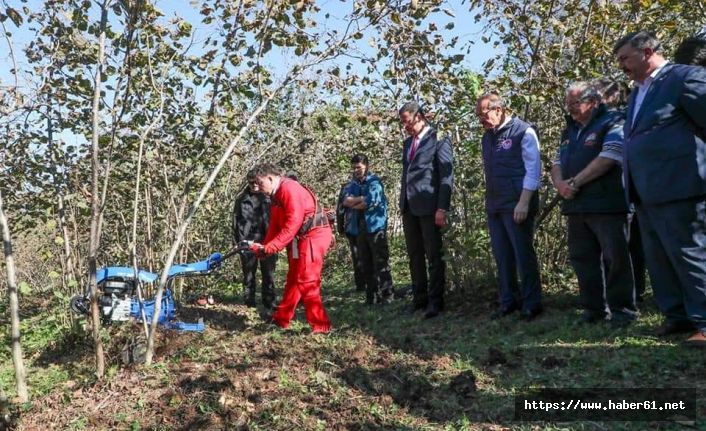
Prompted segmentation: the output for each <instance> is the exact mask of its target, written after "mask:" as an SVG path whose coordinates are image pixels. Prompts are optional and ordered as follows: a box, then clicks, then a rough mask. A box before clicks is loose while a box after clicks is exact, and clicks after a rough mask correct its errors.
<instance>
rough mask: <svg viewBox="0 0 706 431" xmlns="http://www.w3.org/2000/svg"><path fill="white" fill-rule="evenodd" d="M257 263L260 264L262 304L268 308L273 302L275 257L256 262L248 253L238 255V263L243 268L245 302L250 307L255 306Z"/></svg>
mask: <svg viewBox="0 0 706 431" xmlns="http://www.w3.org/2000/svg"><path fill="white" fill-rule="evenodd" d="M258 262H260V273H261V274H262V304H263V305H264V306H265V307H267V308H270V307H272V305H274V302H275V268H276V266H277V255H273V256H270V257H268V258H266V259H262V260H258V259H257V258H256V257H255V256H254V255H253V254H250V253H248V254H246V255H240V263H241V264H242V267H243V287H244V296H245V302H246V303H247V304H250V305H255V291H256V290H257V280H256V278H257V277H256V275H257V266H258Z"/></svg>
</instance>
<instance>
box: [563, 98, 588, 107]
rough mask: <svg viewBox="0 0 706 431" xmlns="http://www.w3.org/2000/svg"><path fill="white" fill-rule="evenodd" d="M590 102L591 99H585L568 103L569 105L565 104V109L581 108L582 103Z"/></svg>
mask: <svg viewBox="0 0 706 431" xmlns="http://www.w3.org/2000/svg"><path fill="white" fill-rule="evenodd" d="M588 100H589V99H585V98H582V99H576V100H574V101H573V102H567V103H565V104H564V107H565V108H566V109H571V108H575V107H577V106H579V105H580V104H582V103H586V102H588Z"/></svg>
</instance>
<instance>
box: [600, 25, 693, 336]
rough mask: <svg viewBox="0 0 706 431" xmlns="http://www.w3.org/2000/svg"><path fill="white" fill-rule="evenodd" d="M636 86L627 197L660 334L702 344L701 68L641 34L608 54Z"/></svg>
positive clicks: (629, 123)
mask: <svg viewBox="0 0 706 431" xmlns="http://www.w3.org/2000/svg"><path fill="white" fill-rule="evenodd" d="M613 52H614V53H615V55H616V57H617V60H618V63H619V65H620V68H621V69H622V70H623V71H624V72H625V73H626V74H627V75H628V77H630V78H631V79H633V80H634V81H635V84H636V87H635V88H634V89H633V91H632V94H631V95H630V100H629V104H628V110H627V118H626V121H625V128H624V132H625V144H624V145H625V146H624V155H623V160H624V162H623V170H624V180H625V185H626V187H625V188H626V191H627V194H628V197H629V199H630V200H631V201H633V202H635V203H636V204H637V211H638V217H639V219H640V223H641V227H643V229H642V240H643V244H644V247H645V258H646V263H647V269H648V271H649V274H650V279H651V281H652V289H653V291H654V294H655V299H656V301H657V304H658V305H659V308H660V310H661V311H662V313H663V314H664V315H665V317H666V322H665V324H664V325H663V326H662V327H661V328H660V330H659V331H658V333H659V334H661V335H667V334H674V333H680V332H694V333H693V335H692V336H691V337H690V338H689V339H688V340H687V343H688V344H690V345H696V346H706V143H705V142H704V128H705V127H706V69H704V68H701V67H693V66H684V65H679V64H670V63H669V62H667V61H666V60H665V58H664V56H663V55H662V51H661V46H660V43H659V40H657V38H656V37H655V36H654V35H653V34H652V33H649V32H645V31H640V32H636V33H631V34H628V35H627V36H625V37H623V38H622V39H620V40H619V41H618V42H617V43H616V45H615V48H614V51H613Z"/></svg>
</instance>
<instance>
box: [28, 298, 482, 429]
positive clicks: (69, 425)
mask: <svg viewBox="0 0 706 431" xmlns="http://www.w3.org/2000/svg"><path fill="white" fill-rule="evenodd" d="M180 317H181V318H182V319H183V320H184V321H195V320H196V319H197V318H199V317H202V318H204V321H205V322H206V325H207V329H206V331H205V333H203V334H197V333H183V334H177V333H175V332H173V331H161V332H160V336H159V339H158V340H157V349H156V360H155V361H154V363H153V365H151V366H144V365H139V364H128V365H125V364H123V361H124V360H125V357H124V355H123V356H121V355H120V354H119V351H120V349H121V348H122V347H124V346H125V345H126V344H129V343H130V342H131V343H133V344H136V343H139V341H140V340H141V335H140V334H141V327H139V326H137V325H135V326H134V327H132V328H128V330H125V329H124V328H123V329H121V332H120V335H116V336H115V339H114V340H113V342H111V343H110V346H109V349H108V353H109V354H108V357H109V360H110V364H109V365H110V369H109V372H108V373H107V374H108V376H107V377H106V378H104V379H103V380H102V381H98V382H84V383H79V382H77V381H73V380H72V381H67V382H64V383H63V384H62V385H60V386H59V387H56V388H55V389H54V390H52V391H51V392H49V393H48V394H46V395H44V396H41V397H38V398H35V399H33V400H32V401H31V405H30V406H29V407H28V408H27V409H25V410H24V411H23V412H22V413H21V415H20V418H19V421H18V423H17V427H16V428H17V429H18V430H46V429H57V430H65V429H66V430H69V429H70V430H80V429H91V430H94V429H95V430H103V429H105V430H112V429H130V430H137V429H150V430H249V429H263V430H275V429H281V430H300V429H301V430H308V429H311V430H316V429H320V430H339V429H340V430H349V429H352V430H368V429H370V430H372V429H440V428H443V427H444V426H445V424H449V423H452V424H453V423H455V422H456V421H458V420H459V419H460V418H461V417H463V416H465V415H466V414H467V413H468V414H470V413H471V410H470V407H469V406H471V405H472V403H473V399H474V397H475V396H476V379H475V376H474V375H473V373H472V372H471V371H469V370H465V371H459V370H457V369H455V368H454V367H453V361H452V360H451V359H450V358H449V357H447V356H444V355H439V356H430V357H428V358H423V357H418V356H416V355H414V354H410V353H406V352H403V351H398V350H394V349H391V348H389V347H387V346H384V345H381V344H379V342H378V341H376V340H375V338H373V337H372V336H370V335H368V334H366V333H365V332H363V331H359V330H356V329H355V328H352V329H348V330H335V331H334V332H333V333H332V334H329V335H325V336H323V335H313V334H311V332H310V330H309V328H308V327H307V326H306V325H305V324H301V323H297V324H294V325H293V327H292V328H291V329H288V330H286V331H285V330H281V329H279V328H276V327H274V326H272V325H269V324H267V323H265V322H264V321H263V320H262V319H261V318H260V317H259V316H258V314H257V312H255V310H253V309H249V308H246V307H244V306H242V305H236V304H216V305H214V306H209V307H205V308H204V307H185V308H183V309H181V310H180ZM121 337H122V338H121ZM136 340H137V341H136ZM81 346H82V347H81ZM79 349H83V350H84V351H83V353H84V354H83V355H77V352H76V349H73V351H72V352H71V353H70V354H71V355H73V356H72V357H73V360H82V361H86V362H87V363H90V362H91V361H92V356H91V352H90V343H83V344H80V345H79ZM67 354H69V353H68V352H67ZM121 358H122V359H121ZM54 359H55V360H56V361H61V360H62V359H61V358H60V357H57V358H54ZM480 426H481V427H482V428H484V429H491V428H494V426H492V425H490V424H486V425H485V426H482V425H480Z"/></svg>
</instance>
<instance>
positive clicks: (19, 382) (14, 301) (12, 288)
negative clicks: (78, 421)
mask: <svg viewBox="0 0 706 431" xmlns="http://www.w3.org/2000/svg"><path fill="white" fill-rule="evenodd" d="M0 224H1V225H2V242H3V249H4V251H5V265H6V267H7V294H8V296H9V297H10V322H11V329H10V333H11V336H12V363H13V364H14V366H15V383H16V386H17V396H18V398H19V399H20V401H21V402H23V403H26V402H27V401H29V394H28V392H27V379H26V373H25V366H24V361H23V359H22V345H21V344H20V302H19V298H18V295H17V279H16V276H15V259H14V258H13V257H12V238H11V237H10V226H9V225H8V223H7V218H6V217H5V211H4V210H3V203H2V192H1V191H0Z"/></svg>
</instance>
